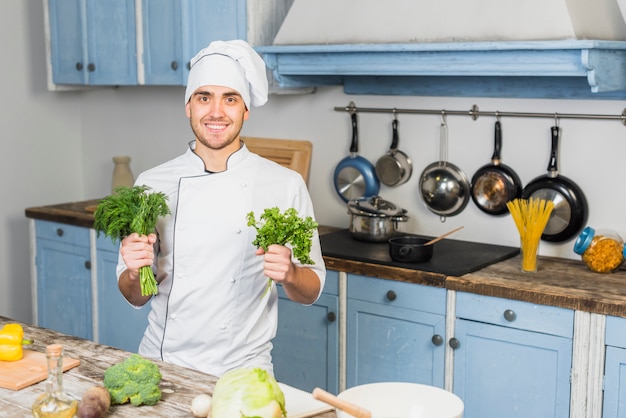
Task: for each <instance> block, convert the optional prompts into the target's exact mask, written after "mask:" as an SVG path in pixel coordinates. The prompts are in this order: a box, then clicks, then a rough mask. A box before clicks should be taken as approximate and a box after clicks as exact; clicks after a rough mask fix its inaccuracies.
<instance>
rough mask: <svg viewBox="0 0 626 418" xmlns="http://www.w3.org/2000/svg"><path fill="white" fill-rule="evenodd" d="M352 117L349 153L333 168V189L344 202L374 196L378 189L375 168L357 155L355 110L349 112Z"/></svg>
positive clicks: (357, 140)
mask: <svg viewBox="0 0 626 418" xmlns="http://www.w3.org/2000/svg"><path fill="white" fill-rule="evenodd" d="M350 117H351V119H352V143H351V144H350V155H349V156H347V157H345V158H344V159H343V160H341V161H340V162H339V164H338V165H337V167H336V168H335V174H334V177H333V178H334V182H335V190H336V191H337V194H339V197H341V199H343V201H344V202H348V201H350V200H354V199H360V198H363V197H370V196H375V195H377V194H378V191H379V190H380V183H379V181H378V178H377V177H376V170H375V168H374V166H373V165H372V163H371V162H369V161H368V160H367V159H365V158H363V157H361V156H359V154H358V152H359V136H358V135H359V134H358V130H357V118H356V112H355V111H353V112H351V114H350Z"/></svg>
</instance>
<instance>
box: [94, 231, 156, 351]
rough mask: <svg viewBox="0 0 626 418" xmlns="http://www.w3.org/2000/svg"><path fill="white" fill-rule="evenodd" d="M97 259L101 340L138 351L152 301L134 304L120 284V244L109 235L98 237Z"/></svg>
mask: <svg viewBox="0 0 626 418" xmlns="http://www.w3.org/2000/svg"><path fill="white" fill-rule="evenodd" d="M96 241H97V242H96V248H97V259H98V266H97V269H98V270H97V271H98V342H100V343H101V344H106V345H110V346H113V347H117V348H121V349H123V350H126V351H131V352H134V353H136V352H137V349H138V348H139V343H140V341H141V338H142V337H143V333H144V331H145V329H146V327H147V326H148V313H149V312H150V304H149V303H148V304H146V305H144V306H143V307H142V308H140V309H136V308H134V307H133V306H131V305H130V304H129V303H128V302H127V301H126V299H124V297H123V296H122V294H121V293H120V291H119V289H118V287H117V276H116V275H115V268H116V266H117V259H118V245H114V244H113V243H112V242H111V240H110V239H109V238H105V237H104V236H100V237H98V238H97V240H96Z"/></svg>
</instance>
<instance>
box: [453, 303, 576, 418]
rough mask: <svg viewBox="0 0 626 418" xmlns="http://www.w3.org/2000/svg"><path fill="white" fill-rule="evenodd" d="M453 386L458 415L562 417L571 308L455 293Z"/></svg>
mask: <svg viewBox="0 0 626 418" xmlns="http://www.w3.org/2000/svg"><path fill="white" fill-rule="evenodd" d="M456 314H457V315H456V316H457V320H456V323H455V337H454V339H453V340H451V341H450V344H451V345H452V346H453V348H455V349H454V392H455V393H456V394H457V395H458V396H459V397H460V398H461V399H462V400H463V402H464V403H465V414H464V418H502V417H507V418H528V417H545V418H566V417H569V406H570V370H571V365H572V347H573V346H572V338H573V323H574V315H573V314H574V313H573V311H571V310H568V309H562V308H555V307H549V306H539V305H533V304H530V303H526V302H520V301H513V300H508V299H500V298H493V297H487V296H479V295H474V294H466V293H459V294H458V295H457V312H456Z"/></svg>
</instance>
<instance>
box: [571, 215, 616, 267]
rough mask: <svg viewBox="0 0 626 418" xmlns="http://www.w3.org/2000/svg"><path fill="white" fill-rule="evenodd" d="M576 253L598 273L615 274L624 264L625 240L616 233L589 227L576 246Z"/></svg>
mask: <svg viewBox="0 0 626 418" xmlns="http://www.w3.org/2000/svg"><path fill="white" fill-rule="evenodd" d="M574 252H575V253H576V254H578V255H580V256H581V258H582V260H583V262H584V263H585V264H586V265H587V268H588V269H589V270H591V271H595V272H596V273H613V272H614V271H616V270H617V269H618V268H619V267H620V266H621V265H622V263H623V262H624V258H625V257H626V248H625V247H624V240H623V239H622V238H621V237H620V236H619V234H617V233H616V232H614V231H611V230H608V229H598V230H595V229H593V228H592V227H590V226H588V227H586V228H585V229H583V231H582V232H581V233H580V235H579V236H578V238H577V239H576V243H575V244H574Z"/></svg>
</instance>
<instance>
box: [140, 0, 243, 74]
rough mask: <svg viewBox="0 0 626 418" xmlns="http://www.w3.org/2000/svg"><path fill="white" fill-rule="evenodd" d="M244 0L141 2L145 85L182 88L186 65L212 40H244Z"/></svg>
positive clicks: (147, 0) (151, 0) (144, 0)
mask: <svg viewBox="0 0 626 418" xmlns="http://www.w3.org/2000/svg"><path fill="white" fill-rule="evenodd" d="M246 4H247V2H246V0H212V1H206V0H182V1H181V0H143V1H142V14H143V15H142V24H143V45H144V53H143V65H144V76H145V80H144V82H145V84H157V85H179V86H182V85H185V84H186V83H187V76H188V75H189V64H190V61H191V58H193V57H194V56H195V55H196V54H197V53H198V51H200V50H201V49H202V48H204V47H206V46H207V45H209V44H210V43H211V42H212V41H215V40H230V39H247V34H246V30H247V24H246Z"/></svg>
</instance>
